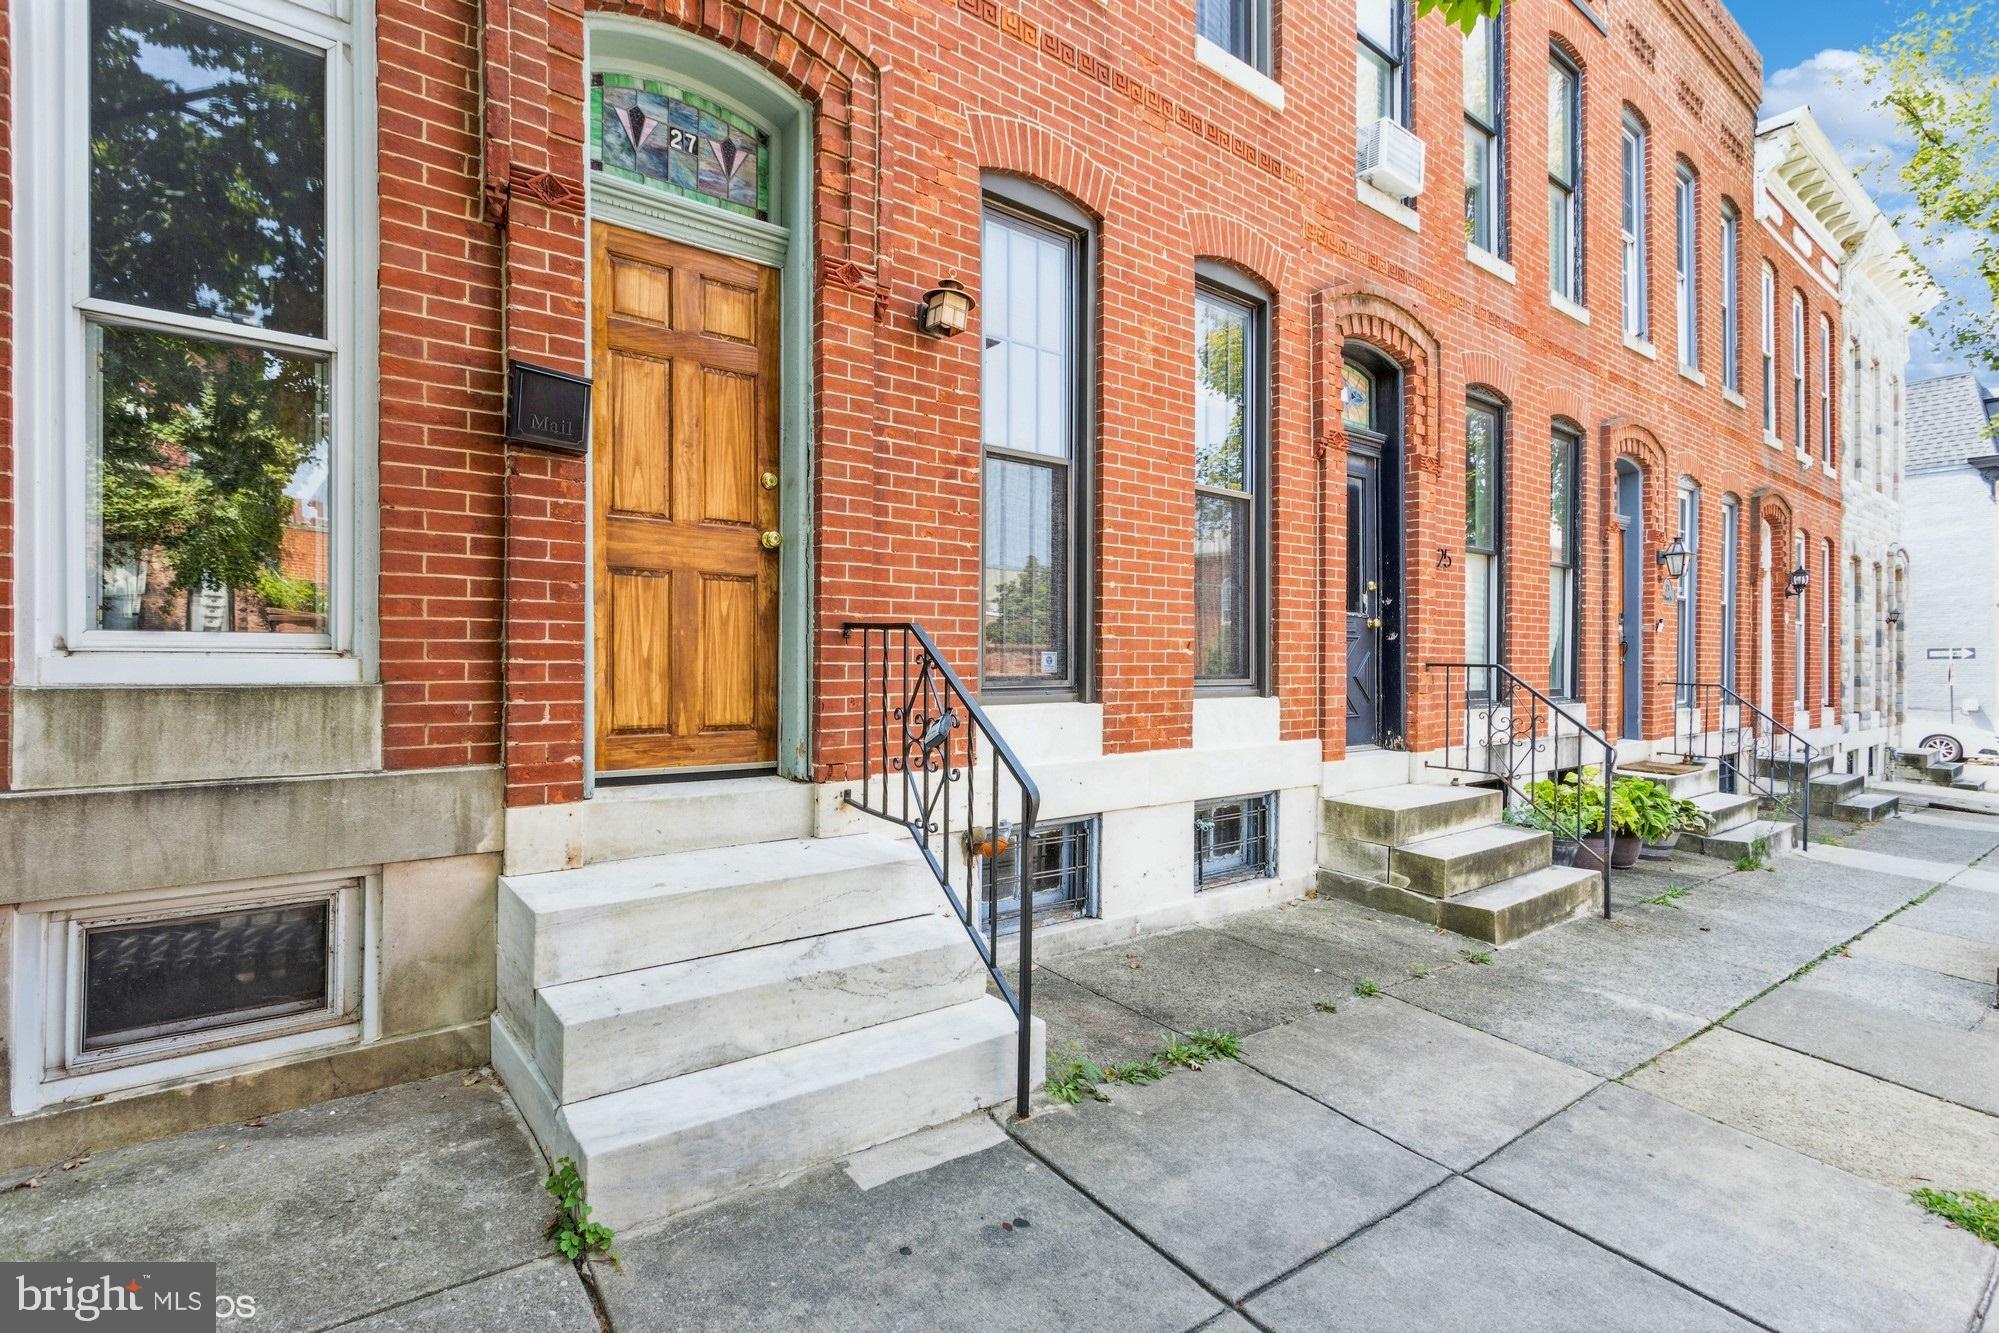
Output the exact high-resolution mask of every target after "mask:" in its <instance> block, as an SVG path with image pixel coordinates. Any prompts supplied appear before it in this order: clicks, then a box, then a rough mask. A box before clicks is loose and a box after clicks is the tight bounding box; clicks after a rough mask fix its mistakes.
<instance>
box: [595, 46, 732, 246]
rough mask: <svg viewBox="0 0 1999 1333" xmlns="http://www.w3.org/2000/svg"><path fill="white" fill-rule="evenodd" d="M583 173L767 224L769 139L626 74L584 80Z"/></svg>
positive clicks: (667, 87) (706, 103)
mask: <svg viewBox="0 0 1999 1333" xmlns="http://www.w3.org/2000/svg"><path fill="white" fill-rule="evenodd" d="M590 165H591V167H592V168H593V169H595V170H597V171H601V172H603V173H604V174H605V175H607V176H613V177H616V178H617V179H619V180H627V181H632V182H634V183H636V184H640V185H649V186H651V187H652V188H654V189H658V190H665V191H667V192H668V193H669V194H677V195H679V196H680V197H681V198H683V199H693V200H697V201H699V202H701V203H704V204H711V205H713V206H714V207H716V208H725V209H727V210H729V211H730V212H731V213H740V214H742V215H743V216H745V217H753V218H757V219H759V220H761V221H766V222H767V221H769V220H770V136H769V135H767V134H765V133H764V132H763V131H762V130H760V129H758V128H757V127H756V126H755V125H753V124H751V123H750V122H749V121H748V120H747V119H745V118H744V117H743V116H742V115H741V114H739V113H737V112H735V111H731V110H730V109H729V108H727V107H725V106H722V105H721V104H720V103H718V102H715V101H712V100H710V99H709V98H706V97H703V96H702V95H701V94H699V93H694V92H689V91H687V90H686V89H684V88H676V87H675V86H674V85H672V84H670V83H662V82H660V81H658V80H656V79H642V78H639V77H638V76H637V75H633V74H593V75H592V76H591V77H590Z"/></svg>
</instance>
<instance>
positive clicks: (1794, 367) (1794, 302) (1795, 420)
mask: <svg viewBox="0 0 1999 1333" xmlns="http://www.w3.org/2000/svg"><path fill="white" fill-rule="evenodd" d="M1806 421H1807V418H1806V416H1805V298H1804V294H1803V293H1801V292H1798V291H1793V292H1792V293H1791V442H1792V443H1793V444H1795V445H1797V446H1798V452H1799V453H1801V454H1802V453H1804V452H1805V445H1806V442H1807V440H1808V439H1809V438H1810V435H1811V432H1810V431H1809V430H1807V429H1806V424H1805V423H1806Z"/></svg>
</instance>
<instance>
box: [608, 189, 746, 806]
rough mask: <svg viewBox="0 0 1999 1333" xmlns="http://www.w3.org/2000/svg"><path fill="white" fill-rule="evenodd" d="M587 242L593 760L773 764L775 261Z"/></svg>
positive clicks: (616, 232)
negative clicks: (591, 374) (591, 395)
mask: <svg viewBox="0 0 1999 1333" xmlns="http://www.w3.org/2000/svg"><path fill="white" fill-rule="evenodd" d="M591 245H592V255H591V332H592V346H593V348H594V352H593V363H594V368H595V375H596V391H595V400H596V405H595V410H594V419H593V430H594V437H593V438H594V443H593V445H592V469H593V476H592V486H593V502H594V503H593V510H594V512H593V524H594V529H593V536H594V540H595V547H596V550H595V587H594V594H595V595H594V602H595V606H594V618H595V650H596V651H595V660H596V695H595V703H596V744H597V754H596V767H597V771H599V772H601V773H625V774H635V773H645V772H661V771H668V770H677V769H690V768H693V769H715V770H731V769H744V768H756V767H762V766H766V765H770V764H773V763H774V762H775V761H776V758H777V641H778V560H777V543H778V541H779V537H778V531H777V522H778V493H777V484H778V477H777V467H778V314H779V310H778V296H779V290H778V272H777V270H776V269H772V268H767V267H765V266H763V265H760V264H754V263H750V262H748V261H746V260H741V259H733V258H729V257H727V256H724V255H718V254H714V253H711V252H709V251H706V250H700V249H696V248H694V247H691V246H686V245H679V244H676V243H674V242H671V241H665V240H661V239H659V238H657V237H653V236H646V235H642V234H640V233H638V232H634V231H630V230H627V229H624V228H620V227H614V226H611V225H609V224H607V223H602V222H599V223H596V224H594V225H593V227H592V233H591Z"/></svg>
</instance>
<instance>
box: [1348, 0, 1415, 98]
mask: <svg viewBox="0 0 1999 1333" xmlns="http://www.w3.org/2000/svg"><path fill="white" fill-rule="evenodd" d="M1356 8H1357V14H1356V17H1357V20H1358V23H1359V28H1360V66H1359V79H1358V88H1359V92H1358V102H1359V105H1358V107H1357V108H1356V110H1357V111H1358V114H1359V123H1360V124H1362V125H1371V124H1373V123H1374V122H1375V121H1377V120H1392V121H1394V122H1396V123H1397V124H1398V125H1403V126H1407V125H1408V124H1409V3H1408V0H1356Z"/></svg>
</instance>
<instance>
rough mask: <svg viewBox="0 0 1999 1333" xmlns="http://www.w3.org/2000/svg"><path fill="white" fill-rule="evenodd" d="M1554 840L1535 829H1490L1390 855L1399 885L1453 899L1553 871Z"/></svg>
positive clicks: (1414, 845) (1444, 837)
mask: <svg viewBox="0 0 1999 1333" xmlns="http://www.w3.org/2000/svg"><path fill="white" fill-rule="evenodd" d="M1553 858H1554V840H1553V839H1552V838H1551V837H1549V835H1548V834H1546V833H1542V832H1539V831H1537V830H1534V829H1523V828H1513V827H1511V826H1510V825H1506V824H1490V825H1487V826H1485V827H1483V828H1474V829H1464V830H1462V831H1460V832H1457V833H1446V834H1443V835H1442V836H1440V837H1435V838H1423V839H1421V840H1419V841H1417V842H1412V843H1408V844H1406V845H1398V846H1396V847H1395V848H1393V849H1392V850H1391V851H1390V852H1389V854H1388V866H1389V870H1390V872H1391V873H1392V874H1393V875H1394V876H1395V877H1396V879H1397V881H1398V882H1402V883H1406V884H1407V885H1408V887H1409V888H1410V889H1412V890H1414V891H1415V892H1417V893H1422V894H1427V895H1429V896H1430V897H1432V898H1452V897H1455V896H1457V895H1458V894H1461V893H1468V892H1470V891H1471V890H1473V889H1480V888H1484V887H1485V886H1486V885H1488V884H1496V883H1498V882H1499V881H1500V880H1503V879H1509V878H1511V877H1513V876H1515V875H1524V874H1526V873H1527V872H1528V871H1530V870H1538V869H1541V868H1542V867H1544V866H1546V865H1548V864H1549V863H1550V862H1551V861H1552V860H1553Z"/></svg>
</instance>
